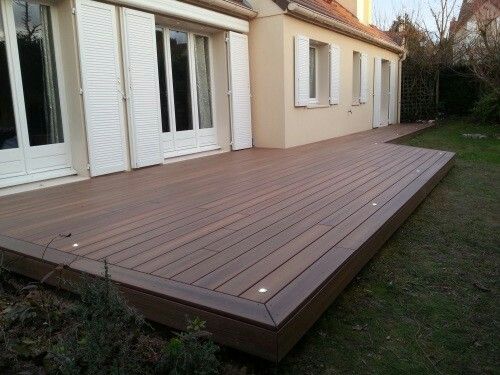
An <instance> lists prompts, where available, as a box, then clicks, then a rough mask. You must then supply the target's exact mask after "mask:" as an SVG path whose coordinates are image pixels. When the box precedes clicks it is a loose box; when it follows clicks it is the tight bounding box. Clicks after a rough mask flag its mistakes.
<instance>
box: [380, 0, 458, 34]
mask: <svg viewBox="0 0 500 375" xmlns="http://www.w3.org/2000/svg"><path fill="white" fill-rule="evenodd" d="M439 4H440V0H373V23H374V24H376V25H377V26H379V27H381V28H384V29H386V28H388V27H389V26H390V24H391V23H392V21H393V20H394V19H395V18H396V16H397V15H398V14H402V13H404V12H407V13H409V14H414V15H416V16H417V17H416V18H417V19H418V20H419V21H420V22H423V23H425V25H426V26H427V27H428V28H432V29H435V27H434V24H433V19H432V15H431V12H430V10H429V9H430V7H431V6H432V7H436V6H439ZM461 5H462V0H456V6H455V15H456V14H458V11H459V10H460V6H461Z"/></svg>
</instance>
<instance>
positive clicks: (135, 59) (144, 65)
mask: <svg viewBox="0 0 500 375" xmlns="http://www.w3.org/2000/svg"><path fill="white" fill-rule="evenodd" d="M122 16H123V17H122V18H123V46H124V60H125V72H126V73H125V78H126V86H127V96H128V100H127V108H128V118H129V137H130V147H131V154H132V155H131V162H132V167H134V168H140V167H145V166H148V165H154V164H159V163H161V162H162V161H163V157H162V150H161V112H160V111H161V110H160V89H159V82H158V62H157V55H156V36H155V17H154V15H152V14H149V13H145V12H139V11H137V10H132V9H127V8H122Z"/></svg>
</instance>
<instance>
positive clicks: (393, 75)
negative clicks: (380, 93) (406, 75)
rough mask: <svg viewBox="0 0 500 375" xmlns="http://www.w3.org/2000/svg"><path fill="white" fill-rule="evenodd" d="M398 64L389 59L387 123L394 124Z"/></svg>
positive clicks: (395, 121)
mask: <svg viewBox="0 0 500 375" xmlns="http://www.w3.org/2000/svg"><path fill="white" fill-rule="evenodd" d="M397 68H398V64H397V63H396V62H394V61H391V75H390V78H389V82H390V94H389V95H390V99H389V106H390V107H389V124H395V123H397V122H398V120H397V113H398V85H399V82H398V74H397Z"/></svg>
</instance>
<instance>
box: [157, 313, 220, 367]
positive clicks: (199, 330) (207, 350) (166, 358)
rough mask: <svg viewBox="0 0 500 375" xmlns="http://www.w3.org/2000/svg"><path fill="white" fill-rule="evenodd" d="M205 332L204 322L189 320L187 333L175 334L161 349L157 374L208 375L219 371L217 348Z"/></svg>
mask: <svg viewBox="0 0 500 375" xmlns="http://www.w3.org/2000/svg"><path fill="white" fill-rule="evenodd" d="M209 337H210V334H209V333H208V332H207V331H205V322H204V321H202V320H200V319H199V318H195V319H194V320H189V321H188V324H187V332H182V333H175V337H173V338H172V339H170V341H169V342H168V343H167V345H166V346H165V348H164V349H163V356H162V358H161V359H160V361H159V362H158V365H157V369H156V370H157V373H158V374H170V375H188V374H196V375H210V374H217V373H218V372H219V369H220V363H219V360H218V359H217V357H216V353H217V352H218V351H219V347H218V346H217V345H215V344H214V343H213V342H212V341H211V340H210V339H209Z"/></svg>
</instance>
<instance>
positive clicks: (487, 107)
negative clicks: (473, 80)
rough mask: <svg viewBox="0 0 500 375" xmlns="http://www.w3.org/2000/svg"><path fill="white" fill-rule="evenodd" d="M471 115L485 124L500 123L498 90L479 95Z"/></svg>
mask: <svg viewBox="0 0 500 375" xmlns="http://www.w3.org/2000/svg"><path fill="white" fill-rule="evenodd" d="M472 115H473V116H474V117H475V118H476V119H477V120H479V121H481V122H482V123H485V124H487V123H493V124H500V90H496V91H491V92H489V93H486V94H484V95H483V96H481V98H480V99H479V100H478V101H477V102H476V104H475V105H474V108H473V110H472Z"/></svg>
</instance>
